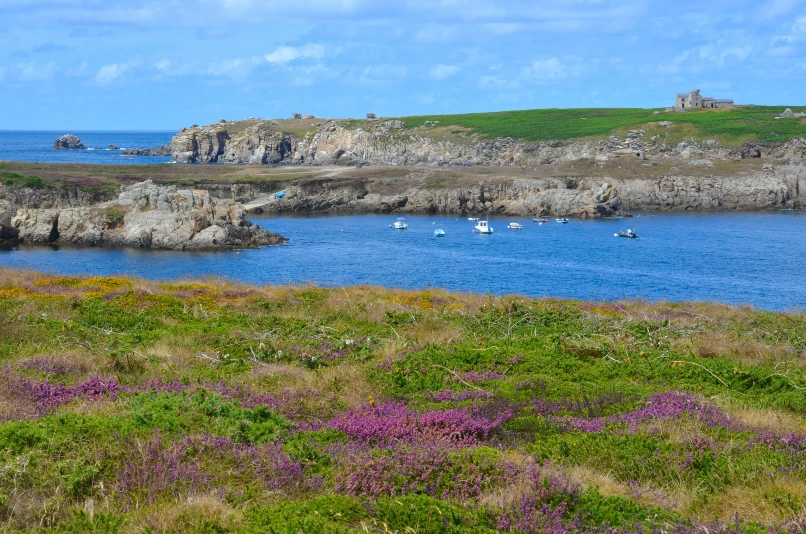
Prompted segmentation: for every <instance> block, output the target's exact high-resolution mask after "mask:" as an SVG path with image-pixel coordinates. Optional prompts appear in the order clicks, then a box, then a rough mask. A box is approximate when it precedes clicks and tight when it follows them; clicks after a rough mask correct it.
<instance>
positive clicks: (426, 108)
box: [0, 0, 806, 130]
mask: <svg viewBox="0 0 806 534" xmlns="http://www.w3.org/2000/svg"><path fill="white" fill-rule="evenodd" d="M804 82H806V1H799V0H754V1H749V0H732V1H719V0H717V1H707V0H704V1H702V2H693V1H688V0H679V1H674V2H666V1H663V2H660V1H649V0H554V1H550V2H544V1H527V0H507V1H500V0H496V1H493V0H408V1H400V2H394V1H388V2H383V1H372V0H293V1H283V2H278V1H274V0H0V102H2V105H1V106H2V107H0V129H56V130H59V129H65V128H69V129H77V130H80V129H170V130H175V129H177V128H179V127H181V126H188V125H190V124H192V123H200V124H202V123H209V122H214V121H217V120H218V119H219V118H221V117H225V118H228V119H236V118H246V117H250V116H254V117H287V116H289V115H290V114H291V113H292V112H294V111H298V112H301V113H312V114H315V115H317V116H324V117H351V116H355V117H357V116H363V115H364V114H365V113H366V112H368V111H372V112H375V113H377V114H379V115H383V116H392V115H413V114H429V113H464V112H473V111H495V110H506V109H527V108H544V107H598V106H605V107H611V106H612V107H661V106H668V105H671V104H672V103H673V97H674V93H675V92H677V91H688V90H690V89H693V88H697V87H699V88H701V89H702V91H703V93H704V94H706V95H709V96H715V97H717V98H720V97H723V98H734V99H735V100H736V102H737V103H756V104H787V105H791V106H804V105H806V90H805V89H804V88H805V87H806V84H804Z"/></svg>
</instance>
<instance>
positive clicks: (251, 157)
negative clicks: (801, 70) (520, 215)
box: [125, 119, 806, 167]
mask: <svg viewBox="0 0 806 534" xmlns="http://www.w3.org/2000/svg"><path fill="white" fill-rule="evenodd" d="M275 122H277V121H248V122H247V123H245V124H244V123H243V122H232V123H218V124H212V125H209V126H204V127H200V128H199V127H194V128H191V129H188V130H186V129H183V131H180V132H179V133H178V134H176V135H175V136H174V138H173V139H172V140H171V142H170V143H169V144H168V145H166V146H164V147H158V148H156V149H152V150H148V149H139V150H138V151H137V152H134V151H127V152H125V153H131V154H137V155H148V154H152V155H166V154H170V155H171V156H172V159H173V161H175V162H180V163H239V164H276V163H287V164H298V165H334V164H335V165H396V166H400V165H469V164H472V165H500V166H505V165H509V166H522V165H525V166H527V167H529V166H534V165H541V164H551V163H564V162H570V161H577V160H580V159H590V158H597V159H607V158H614V157H624V156H627V157H638V158H640V159H643V158H683V159H711V160H736V159H748V158H760V157H773V158H797V159H803V158H804V157H806V148H804V145H806V141H805V140H804V139H803V138H794V139H791V140H789V141H787V142H785V143H779V144H774V145H773V144H771V145H759V144H754V143H746V144H744V145H741V146H738V147H733V148H729V147H723V146H721V145H719V143H718V142H717V141H716V140H714V139H706V140H696V139H689V140H687V141H685V142H682V143H679V144H677V145H670V144H667V143H664V142H663V140H662V139H661V138H659V137H658V136H651V137H647V134H646V131H644V130H634V131H630V132H629V133H627V134H626V135H625V136H624V137H623V138H619V137H617V136H610V137H609V138H608V139H606V140H599V141H549V142H539V143H527V142H521V141H516V140H515V139H512V138H497V139H490V140H483V139H478V138H473V137H470V138H467V139H463V140H460V139H457V138H455V137H453V138H452V137H449V136H448V137H445V136H438V135H436V136H435V135H432V134H433V132H432V131H431V130H430V128H432V127H435V126H437V125H436V124H429V125H425V126H422V127H417V128H408V129H407V128H406V125H405V123H404V122H402V121H399V120H394V119H392V120H386V121H366V122H364V123H361V124H358V125H356V124H355V123H353V122H348V121H337V120H327V121H323V122H321V123H317V126H316V130H314V131H309V132H308V133H307V134H305V135H301V136H300V135H297V134H295V133H292V132H287V131H283V125H282V124H275Z"/></svg>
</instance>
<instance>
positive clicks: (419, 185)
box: [242, 164, 806, 218]
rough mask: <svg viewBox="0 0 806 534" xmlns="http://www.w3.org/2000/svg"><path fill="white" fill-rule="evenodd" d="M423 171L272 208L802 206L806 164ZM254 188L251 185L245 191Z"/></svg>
mask: <svg viewBox="0 0 806 534" xmlns="http://www.w3.org/2000/svg"><path fill="white" fill-rule="evenodd" d="M429 181H430V176H429V174H428V173H424V174H422V175H420V176H417V175H412V176H407V177H404V178H400V179H388V178H364V179H349V178H338V177H334V178H323V179H308V180H302V181H298V182H293V183H290V184H288V185H287V188H286V194H285V196H284V197H283V198H281V199H276V200H272V201H271V202H268V203H266V204H265V205H263V206H260V207H259V208H258V210H260V211H265V212H269V213H288V212H292V213H306V212H310V213H314V212H330V213H401V214H446V215H465V214H483V213H494V214H500V215H517V216H522V217H525V216H535V215H554V214H559V215H562V216H567V217H580V218H599V217H612V216H625V215H629V214H630V212H633V211H678V212H680V211H764V210H777V209H806V190H805V189H804V188H803V187H801V182H804V183H806V166H803V165H794V164H787V165H782V166H777V167H775V168H773V169H770V170H767V171H762V172H756V173H750V174H747V175H744V176H734V177H719V176H711V177H701V176H686V175H683V174H680V175H670V176H664V177H662V178H646V179H641V178H637V179H636V178H631V179H624V178H618V177H615V176H612V177H604V178H601V177H566V178H562V177H560V178H514V179H510V180H502V181H499V182H497V183H489V184H479V185H477V186H473V187H444V188H438V189H434V188H431V187H429ZM242 193H245V194H247V195H249V196H257V195H254V193H252V192H250V191H245V192H242Z"/></svg>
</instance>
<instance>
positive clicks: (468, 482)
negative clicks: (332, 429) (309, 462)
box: [335, 444, 517, 501]
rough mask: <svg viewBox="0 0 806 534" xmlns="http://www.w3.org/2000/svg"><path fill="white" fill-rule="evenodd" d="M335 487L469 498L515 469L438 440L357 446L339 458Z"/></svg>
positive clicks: (359, 491)
mask: <svg viewBox="0 0 806 534" xmlns="http://www.w3.org/2000/svg"><path fill="white" fill-rule="evenodd" d="M337 467H338V470H337V474H336V481H335V489H336V491H338V492H339V493H346V494H350V495H368V496H373V497H377V496H383V495H387V496H396V495H401V496H403V495H411V494H425V495H430V496H435V497H439V498H441V499H457V500H460V501H467V500H469V499H475V498H476V497H478V496H479V495H480V494H481V493H482V492H483V491H485V490H487V489H489V488H491V487H495V486H497V485H500V484H502V483H504V482H506V481H507V480H509V479H510V478H512V477H513V476H514V475H515V473H516V472H517V470H516V468H515V466H514V465H512V464H511V463H507V462H503V461H501V460H498V459H497V458H495V455H491V454H488V451H483V450H474V449H472V448H465V449H458V450H450V449H446V448H445V447H441V446H439V445H430V444H423V445H411V444H407V445H400V446H398V447H395V448H390V449H384V450H377V449H375V450H373V449H356V450H353V451H349V452H347V453H346V454H344V455H342V456H341V457H340V458H339V459H338V461H337Z"/></svg>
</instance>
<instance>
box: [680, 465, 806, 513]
mask: <svg viewBox="0 0 806 534" xmlns="http://www.w3.org/2000/svg"><path fill="white" fill-rule="evenodd" d="M691 512H692V513H693V514H694V515H699V516H700V517H701V518H702V519H703V520H711V519H713V518H718V519H720V520H721V521H725V522H729V521H731V520H733V518H734V515H735V514H736V513H738V514H739V517H741V518H742V519H743V520H746V521H758V522H761V523H765V524H772V523H778V522H781V521H782V520H783V521H791V520H793V519H801V520H802V519H804V518H806V483H804V482H803V481H802V480H797V479H794V478H787V477H785V476H781V475H777V476H774V477H773V478H767V479H764V480H761V481H756V483H755V484H753V485H752V486H732V487H729V488H726V489H725V490H724V491H723V492H720V493H717V494H715V495H714V496H713V497H711V498H710V499H709V500H708V501H706V502H705V503H704V504H700V505H697V506H694V507H693V509H692V510H691Z"/></svg>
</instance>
